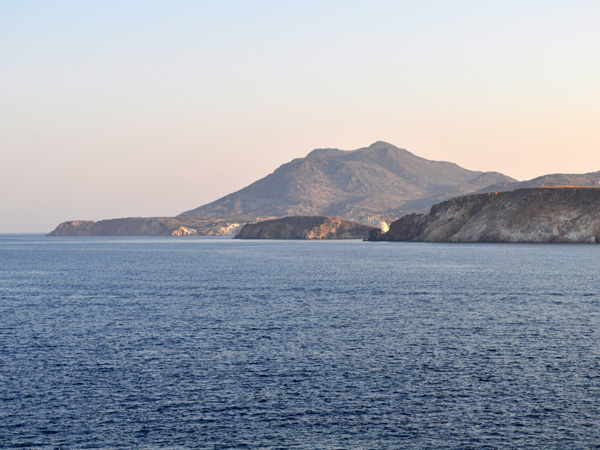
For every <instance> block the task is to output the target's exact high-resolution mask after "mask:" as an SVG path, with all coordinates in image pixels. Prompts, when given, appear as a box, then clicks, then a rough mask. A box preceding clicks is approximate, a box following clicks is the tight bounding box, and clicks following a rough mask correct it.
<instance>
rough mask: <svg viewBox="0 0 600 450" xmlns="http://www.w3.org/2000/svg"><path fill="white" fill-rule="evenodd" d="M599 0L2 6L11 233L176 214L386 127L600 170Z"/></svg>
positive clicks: (463, 154)
mask: <svg viewBox="0 0 600 450" xmlns="http://www.w3.org/2000/svg"><path fill="white" fill-rule="evenodd" d="M599 27H600V2H598V1H595V0H590V1H577V0H570V1H568V2H567V1H564V0H561V1H553V0H544V1H541V0H540V1H531V0H530V1H527V0H519V1H511V0H505V1H485V0H478V1H475V0H474V1H458V0H456V1H430V0H419V1H417V0H415V1H373V0H371V1H368V2H367V1H349V0H345V1H323V0H321V1H307V0H302V1H295V2H292V1H257V0H253V1H210V2H209V1H171V2H164V1H154V2H153V1H125V2H123V1H114V2H113V1H101V2H100V1H99V2H88V1H51V2H49V1H28V0H14V1H11V0H5V1H2V2H0V232H49V231H51V230H52V229H53V228H54V227H55V226H56V225H58V223H59V222H62V221H65V220H75V219H91V220H98V219H106V218H115V217H127V216H172V215H176V214H179V213H180V212H182V211H184V210H188V209H192V208H195V207H197V206H200V205H202V204H204V203H207V202H210V201H212V200H215V199H217V198H219V197H221V196H223V195H226V194H228V193H230V192H232V191H235V190H238V189H241V188H242V187H244V186H246V185H248V184H250V183H251V182H253V181H255V180H257V179H259V178H262V177H263V176H265V175H267V174H269V173H271V172H272V171H273V170H275V169H276V168H277V167H278V166H279V165H281V164H283V163H285V162H287V161H289V160H291V159H293V158H297V157H303V156H305V155H306V154H307V153H308V152H309V151H311V150H312V149H314V148H323V147H335V148H341V149H345V150H351V149H356V148H360V147H365V146H368V145H370V144H371V143H373V142H374V141H378V140H383V141H387V142H390V143H392V144H394V145H396V146H398V147H402V148H406V149H407V150H409V151H411V152H413V153H415V154H417V155H419V156H422V157H424V158H428V159H435V160H446V161H452V162H456V163H457V164H459V165H461V166H463V167H466V168H468V169H472V170H496V171H500V172H503V173H505V174H506V175H510V176H512V177H515V178H518V179H529V178H533V177H535V176H539V175H543V174H546V173H556V172H570V173H582V172H592V171H598V170H600V151H599V150H600V148H599V147H600V145H599V144H600V57H598V55H600V32H599V31H598V30H599Z"/></svg>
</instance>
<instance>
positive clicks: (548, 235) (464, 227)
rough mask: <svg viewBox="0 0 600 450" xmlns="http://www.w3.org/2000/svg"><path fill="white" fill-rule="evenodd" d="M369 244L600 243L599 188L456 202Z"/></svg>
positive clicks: (414, 217)
mask: <svg viewBox="0 0 600 450" xmlns="http://www.w3.org/2000/svg"><path fill="white" fill-rule="evenodd" d="M368 240H369V241H405V242H406V241H408V242H522V243H553V242H557V243H558V242H564V243H598V242H600V188H593V187H588V188H586V187H575V186H567V187H565V186H559V187H540V188H527V189H518V190H515V191H509V192H493V193H487V194H477V195H468V196H463V197H457V198H454V199H451V200H448V201H445V202H442V203H439V204H437V205H434V206H433V207H432V208H431V211H430V212H429V214H409V215H406V216H404V217H402V218H400V219H398V220H397V221H395V222H393V223H392V224H391V225H390V229H389V231H388V232H387V233H383V232H381V231H379V230H374V231H372V232H371V233H370V235H369V238H368Z"/></svg>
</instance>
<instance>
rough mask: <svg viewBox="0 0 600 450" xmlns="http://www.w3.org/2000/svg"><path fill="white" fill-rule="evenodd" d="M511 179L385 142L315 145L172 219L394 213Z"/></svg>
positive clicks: (418, 208) (419, 208) (350, 216)
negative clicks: (347, 148) (356, 145)
mask: <svg viewBox="0 0 600 450" xmlns="http://www.w3.org/2000/svg"><path fill="white" fill-rule="evenodd" d="M515 181H516V180H514V179H512V178H510V177H507V176H505V175H502V174H501V173H498V172H477V171H472V170H467V169H464V168H462V167H459V166H458V165H456V164H454V163H450V162H441V161H430V160H427V159H424V158H420V157H418V156H415V155H413V154H412V153H410V152H408V151H406V150H403V149H400V148H397V147H395V146H393V145H391V144H388V143H385V142H376V143H374V144H372V145H371V146H369V147H367V148H361V149H358V150H353V151H343V150H338V149H317V150H313V151H312V152H310V153H309V154H308V155H307V156H306V157H305V158H298V159H294V160H292V161H291V162H289V163H287V164H283V165H282V166H280V167H279V168H278V169H277V170H275V172H273V173H272V174H270V175H267V176H266V177H264V178H262V179H260V180H258V181H256V182H254V183H252V184H251V185H249V186H247V187H245V188H243V189H241V190H239V191H237V192H234V193H232V194H229V195H226V196H225V197H223V198H221V199H219V200H216V201H214V202H212V203H209V204H207V205H204V206H200V207H198V208H195V209H192V210H190V211H186V212H184V213H182V214H180V216H178V217H202V218H215V219H216V218H223V217H229V218H236V220H238V221H240V222H241V221H249V220H256V218H257V217H282V216H299V215H311V216H335V217H341V218H347V219H357V218H361V219H362V218H363V217H364V216H369V215H378V216H387V217H399V216H401V215H403V214H405V213H409V212H415V211H426V210H427V209H428V208H429V207H430V206H431V205H432V204H434V203H437V202H440V201H443V200H446V199H449V198H452V197H456V196H458V195H464V194H467V193H471V192H474V191H477V190H478V189H482V188H485V187H487V186H489V185H496V184H499V183H507V184H508V183H513V182H515Z"/></svg>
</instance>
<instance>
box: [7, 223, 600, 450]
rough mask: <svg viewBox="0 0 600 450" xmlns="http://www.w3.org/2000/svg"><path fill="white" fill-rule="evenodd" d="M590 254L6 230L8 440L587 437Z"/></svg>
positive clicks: (518, 441) (98, 445)
mask: <svg viewBox="0 0 600 450" xmlns="http://www.w3.org/2000/svg"><path fill="white" fill-rule="evenodd" d="M599 270H600V246H597V245H564V244H563V245H550V244H548V245H527V244H515V245H513V244H430V243H388V242H379V243H370V242H362V241H358V240H351V241H274V240H257V241H245V240H234V239H231V238H218V237H217V238H215V237H198V238H193V237H190V238H180V237H179V238H171V237H46V236H42V235H0V448H2V449H18V448H26V449H28V448H32V449H593V448H600V271H599Z"/></svg>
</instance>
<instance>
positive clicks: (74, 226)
mask: <svg viewBox="0 0 600 450" xmlns="http://www.w3.org/2000/svg"><path fill="white" fill-rule="evenodd" d="M240 227H241V224H239V223H237V222H233V221H228V220H222V221H214V220H206V219H198V218H186V219H180V218H177V217H128V218H124V219H108V220H99V221H97V222H95V221H92V220H73V221H69V222H63V223H61V224H60V225H58V227H56V228H55V229H54V230H53V231H52V232H50V233H49V234H48V236H233V235H235V233H237V232H238V230H239V228H240Z"/></svg>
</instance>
